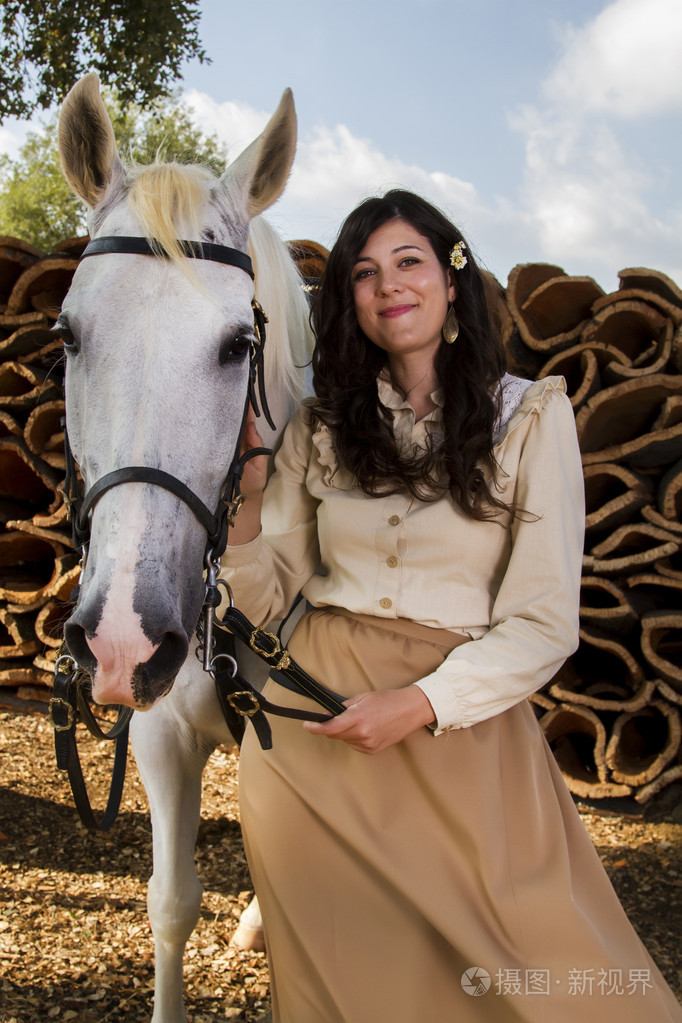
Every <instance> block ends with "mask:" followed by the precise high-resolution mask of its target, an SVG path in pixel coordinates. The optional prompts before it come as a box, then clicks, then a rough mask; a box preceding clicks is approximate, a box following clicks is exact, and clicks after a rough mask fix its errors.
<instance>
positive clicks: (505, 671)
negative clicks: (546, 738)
mask: <svg viewBox="0 0 682 1023" xmlns="http://www.w3.org/2000/svg"><path fill="white" fill-rule="evenodd" d="M503 446H504V447H505V448H506V449H507V450H505V451H502V450H501V448H502V447H503ZM496 454H497V456H498V460H499V459H503V461H505V462H509V463H515V462H516V461H517V459H518V471H517V474H516V486H515V488H514V491H513V493H512V495H511V496H512V497H513V500H514V501H515V503H516V505H517V506H518V507H520V508H522V509H524V510H525V511H526V514H523V513H521V514H520V515H519V516H517V518H516V519H515V520H514V522H513V523H512V525H511V527H510V544H511V551H510V555H509V559H508V563H507V565H506V569H505V571H504V574H503V576H502V580H501V583H500V586H499V589H498V590H497V593H496V594H495V595H494V600H493V604H492V610H491V617H490V629H489V631H487V632H486V633H485V634H484V635H483V636H482V637H481V638H478V639H474V640H472V641H471V642H469V643H466V644H464V645H462V646H460V647H458V648H457V649H456V650H454V651H453V652H452V653H451V654H450V655H449V657H448V658H446V660H445V661H444V663H443V664H442V665H441V666H440V667H439V668H438V669H437V670H436V671H435V672H433V673H432V674H431V675H428V676H427V677H426V678H424V679H421V680H419V681H418V682H417V683H416V684H417V685H418V686H419V687H420V688H421V689H422V690H423V691H424V693H425V694H426V696H427V697H428V699H429V701H430V702H431V704H432V706H433V709H434V712H435V714H436V720H437V726H436V734H438V733H439V732H442V731H446V730H449V729H451V728H464V727H468V726H470V725H473V724H475V723H476V722H478V721H483V720H485V719H486V718H489V717H491V716H493V715H494V714H498V713H500V712H501V711H504V710H506V709H507V708H509V707H511V706H513V705H514V704H515V703H517V702H519V701H520V700H522V699H524V698H526V697H527V696H529V695H530V694H531V693H533V692H535V691H536V690H537V689H539V688H540V687H541V686H542V685H544V684H545V683H546V682H547V681H549V679H551V678H552V676H553V675H554V674H555V673H556V671H557V670H558V669H559V667H560V665H561V664H562V663H563V661H564V660H565V659H566V657H568V656H569V655H570V654H571V653H572V652H573V651H574V650H575V649H576V647H577V644H578V606H579V593H580V571H581V559H582V550H583V534H584V522H585V515H584V486H583V474H582V467H581V462H580V452H579V450H578V443H577V438H576V433H575V421H574V417H573V412H572V409H571V405H570V402H569V400H568V398H567V397H566V395H565V394H563V393H561V392H560V391H558V390H551V391H547V392H546V395H545V397H544V398H543V400H542V402H541V403H539V404H538V405H536V407H535V408H533V410H532V411H531V412H530V414H526V416H525V417H524V418H522V419H521V421H520V422H519V423H518V425H516V427H515V428H512V429H510V430H509V432H508V434H507V435H506V437H505V438H504V440H503V442H502V444H501V445H500V447H499V448H498V450H497V451H496ZM505 496H506V498H507V499H508V498H509V495H505ZM528 513H530V514H528Z"/></svg>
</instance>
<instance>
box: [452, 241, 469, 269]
mask: <svg viewBox="0 0 682 1023" xmlns="http://www.w3.org/2000/svg"><path fill="white" fill-rule="evenodd" d="M462 249H466V245H465V244H464V242H457V244H456V245H453V246H452V249H451V250H450V266H454V268H455V270H463V269H464V267H465V266H466V265H467V258H466V256H465V255H464V253H463V251H462Z"/></svg>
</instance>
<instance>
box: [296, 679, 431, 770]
mask: <svg viewBox="0 0 682 1023" xmlns="http://www.w3.org/2000/svg"><path fill="white" fill-rule="evenodd" d="M344 706H345V707H346V710H345V711H344V712H343V714H339V715H338V716H337V717H333V718H330V719H329V721H324V722H321V723H318V722H316V721H305V722H304V724H303V727H304V728H305V729H306V731H308V732H312V733H313V734H314V735H324V736H326V737H327V738H328V739H340V740H341V742H346V743H348V745H349V746H350V747H351V748H352V749H355V750H357V751H358V752H359V753H370V754H373V753H381V752H382V751H383V750H385V749H388V747H389V746H393V745H395V743H397V742H400V741H401V740H402V739H404V738H405V737H406V736H407V735H410V733H411V732H416V731H417V729H418V728H422V727H423V726H424V725H430V724H432V723H433V722H434V721H435V715H434V713H433V708H432V706H431V704H430V703H429V701H428V699H427V697H426V696H425V694H424V693H423V692H422V690H421V689H420V688H419V686H406V687H405V688H404V689H384V690H381V691H379V692H373V693H361V694H360V695H359V696H353V697H352V698H351V699H350V700H346V701H345V702H344Z"/></svg>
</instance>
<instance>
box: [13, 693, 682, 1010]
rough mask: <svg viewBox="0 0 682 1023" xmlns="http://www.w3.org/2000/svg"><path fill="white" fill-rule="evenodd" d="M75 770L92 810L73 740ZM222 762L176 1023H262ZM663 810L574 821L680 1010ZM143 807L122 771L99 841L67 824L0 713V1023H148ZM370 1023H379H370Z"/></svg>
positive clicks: (216, 760) (673, 816) (244, 880)
mask: <svg viewBox="0 0 682 1023" xmlns="http://www.w3.org/2000/svg"><path fill="white" fill-rule="evenodd" d="M80 752H81V760H82V761H83V765H84V771H85V774H86V777H87V779H88V781H89V785H90V790H91V798H92V800H93V803H94V804H95V805H96V806H97V807H101V806H103V805H104V802H105V796H106V790H107V786H108V773H107V772H108V770H109V768H110V756H111V751H110V748H109V747H108V746H105V745H103V744H98V743H96V742H95V741H94V740H93V739H91V738H90V737H89V736H87V735H85V734H84V735H83V737H82V739H81V740H80ZM236 767H237V761H236V756H235V754H234V753H232V752H230V751H228V750H224V749H221V750H218V751H216V753H215V754H214V755H213V757H212V758H211V761H210V763H209V766H208V769H207V771H206V773H205V783H204V801H203V811H202V823H201V828H200V832H199V840H198V844H197V854H196V861H197V867H198V871H199V876H200V878H201V881H202V884H203V886H204V901H203V908H202V913H201V917H200V920H199V924H198V926H197V929H196V931H195V932H194V934H193V936H192V938H191V939H190V942H189V945H188V948H187V954H186V957H185V987H186V1004H187V1009H188V1016H189V1018H190V1020H191V1021H192V1023H208V1021H211V1023H227V1021H231V1023H234V1021H241V1023H255V1021H264V1020H266V1019H267V1018H268V1013H269V999H268V971H267V962H266V958H265V955H264V954H262V953H261V954H251V953H245V952H240V951H237V950H235V949H234V948H232V947H231V946H230V943H229V942H230V938H231V935H232V934H233V932H234V929H235V927H236V923H237V919H238V917H239V914H240V912H241V910H242V908H243V907H244V906H245V905H246V904H247V903H248V901H249V900H250V898H251V894H252V891H251V881H250V879H249V874H248V870H247V867H246V862H245V859H244V851H243V847H242V842H241V835H240V830H239V815H238V807H237V800H236ZM680 806H681V804H680V801H679V794H678V795H677V797H676V798H670V797H669V798H668V799H667V802H664V803H662V804H661V805H659V807H658V808H657V810H656V813H654V814H651V812H649V813H648V814H647V815H646V816H643V815H642V814H641V812H640V813H639V816H635V815H634V813H633V808H632V807H628V808H627V810H626V811H625V812H624V811H623V810H622V809H618V810H617V811H616V810H614V809H613V808H609V807H608V806H607V807H599V808H595V807H592V808H589V809H587V808H582V810H581V812H582V813H583V819H584V821H585V824H586V826H587V828H588V830H589V832H590V835H591V836H592V839H593V841H594V843H595V845H596V846H597V849H598V851H599V854H600V856H601V858H602V861H603V863H604V865H605V867H606V869H607V871H608V873H609V875H610V877H611V879H612V881H613V884H614V886H615V888H616V890H617V891H618V894H619V896H620V898H621V901H622V902H623V904H624V906H625V909H626V911H627V912H628V915H629V916H630V919H631V920H632V922H633V924H634V925H635V927H636V928H637V930H638V932H639V934H640V935H641V937H642V938H643V940H644V941H645V943H646V945H647V946H648V948H649V951H650V952H651V954H652V955H653V957H654V959H655V960H656V962H657V963H658V965H659V967H660V968H661V970H662V971H663V973H664V975H665V976H666V978H667V980H668V982H669V983H670V984H671V986H672V987H673V989H674V990H675V993H676V994H677V997H678V998H680V999H681V1000H682V953H681V951H680V948H681V941H680V938H681V937H682V813H681V812H680ZM150 873H151V828H150V824H149V818H148V814H147V801H146V797H145V793H144V789H143V787H142V784H141V782H140V780H139V777H138V774H137V771H136V769H135V765H134V763H132V764H130V766H129V768H128V776H127V779H126V786H125V791H124V797H123V802H122V806H121V813H120V816H119V819H118V821H117V823H116V824H115V825H114V828H113V829H112V831H110V832H108V833H103V834H97V835H91V834H89V833H88V832H86V831H85V829H84V828H83V827H82V826H81V825H80V823H79V821H78V817H77V814H76V812H75V810H74V808H73V802H72V797H71V793H70V790H69V786H68V780H67V779H66V776H65V775H62V774H61V772H59V771H58V770H57V768H56V765H55V762H54V754H53V741H52V732H51V729H50V727H49V725H48V723H47V721H46V719H45V718H44V717H41V716H28V715H20V714H14V713H0V885H1V899H2V913H1V914H0V1023H36V1021H38V1020H40V1021H41V1023H42V1021H45V1020H57V1021H64V1023H66V1021H69V1020H71V1021H75V1023H104V1021H106V1023H138V1021H139V1023H142V1021H147V1020H149V1019H150V1017H151V1006H152V992H153V947H152V940H151V934H150V930H149V925H148V922H147V915H146V902H145V899H146V885H147V879H148V877H149V875H150ZM377 1023H379V1021H377Z"/></svg>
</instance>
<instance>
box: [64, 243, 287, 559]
mask: <svg viewBox="0 0 682 1023" xmlns="http://www.w3.org/2000/svg"><path fill="white" fill-rule="evenodd" d="M178 244H179V246H180V249H181V251H182V253H183V255H185V256H187V257H188V258H190V259H205V260H208V261H210V262H212V263H222V264H223V265H225V266H233V267H236V268H237V269H238V270H243V271H244V272H245V273H247V274H248V275H249V277H251V279H252V280H253V279H254V272H253V264H252V262H251V259H250V257H249V256H248V255H247V254H246V253H245V252H241V251H240V250H239V249H233V248H230V247H229V246H227V245H218V244H216V243H214V242H195V241H179V242H178ZM111 253H127V254H131V255H137V256H155V257H157V258H159V257H161V258H168V256H167V253H166V252H165V250H164V248H163V246H162V245H161V244H160V243H159V242H155V241H149V240H148V239H146V238H138V237H134V236H129V235H107V236H105V237H102V238H93V239H92V240H91V241H90V242H89V243H88V245H87V246H86V248H85V250H84V252H83V255H82V256H81V259H85V258H86V257H87V256H100V255H109V254H111ZM252 306H253V312H254V341H253V342H252V344H251V352H250V360H249V380H248V388H247V398H246V403H245V407H244V412H243V415H242V422H241V426H240V430H239V435H238V438H237V444H236V447H235V452H234V455H233V458H232V463H231V465H230V469H229V471H228V473H227V476H226V479H225V482H224V484H223V487H222V491H221V495H220V500H219V503H218V509H217V511H216V514H213V513H212V512H211V510H210V509H209V508H208V507H207V506H206V505H205V504H204V502H203V501H202V500H201V498H200V497H198V496H197V495H196V494H195V493H194V492H193V491H192V490H190V488H189V487H188V486H187V485H186V484H185V483H183V482H182V481H181V480H179V479H177V478H176V477H175V476H172V475H171V474H170V473H167V472H164V471H163V470H162V469H156V468H153V467H150V466H139V465H134V466H126V467H124V468H121V469H114V470H113V472H110V473H107V474H106V475H105V476H102V477H101V478H100V479H99V480H97V482H96V483H94V484H93V485H92V486H91V487H90V489H89V490H88V491H87V493H86V494H81V492H80V487H79V485H78V479H77V476H76V465H75V461H74V458H73V454H72V452H71V448H70V445H69V442H68V435H67V433H66V429H65V431H64V437H65V446H66V485H65V491H66V501H67V503H68V505H69V508H70V511H71V526H72V531H73V540H74V544H75V545H76V546H77V547H84V546H85V544H86V543H87V541H88V539H89V536H90V526H89V521H88V516H89V515H90V512H91V511H92V510H93V508H94V506H95V504H96V503H97V501H98V500H99V499H100V497H102V495H103V494H105V493H106V492H107V491H108V490H111V489H113V488H114V487H118V486H120V485H121V484H123V483H148V484H151V485H153V486H157V487H162V488H163V489H164V490H168V491H169V492H170V493H172V494H174V496H175V497H177V498H178V499H179V500H181V501H182V502H183V503H184V504H185V505H187V507H188V508H189V509H190V510H191V511H192V512H193V514H194V515H195V517H196V518H197V520H198V521H199V523H200V524H201V525H202V526H203V528H204V529H205V530H206V535H207V546H206V550H207V552H208V551H211V552H212V554H213V555H214V556H215V557H220V555H221V554H222V553H223V551H224V549H225V544H226V543H227V527H228V524H229V519H230V515H232V516H233V515H234V514H235V512H236V510H237V508H238V505H239V500H240V495H239V482H240V479H241V475H242V472H243V469H244V463H245V462H246V461H247V460H248V458H251V457H253V455H254V454H260V453H262V452H264V451H265V449H262V448H257V449H254V450H252V451H249V452H247V453H246V455H244V456H241V457H240V455H239V451H240V448H241V442H242V437H243V433H244V429H245V426H246V414H247V411H248V406H249V404H251V405H252V406H253V409H254V412H255V413H256V415H260V411H261V408H262V410H263V414H264V416H265V418H266V420H267V422H268V424H269V426H270V427H271V429H274V423H273V422H272V418H271V416H270V410H269V408H268V405H267V400H266V395H265V381H264V372H263V350H264V346H265V324H266V323H267V317H266V316H265V314H264V312H263V310H262V309H261V307H260V305H259V304H258V302H256V301H255V300H254V301H253V302H252ZM256 391H258V396H257V395H256ZM258 399H260V407H259V400H258Z"/></svg>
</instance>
